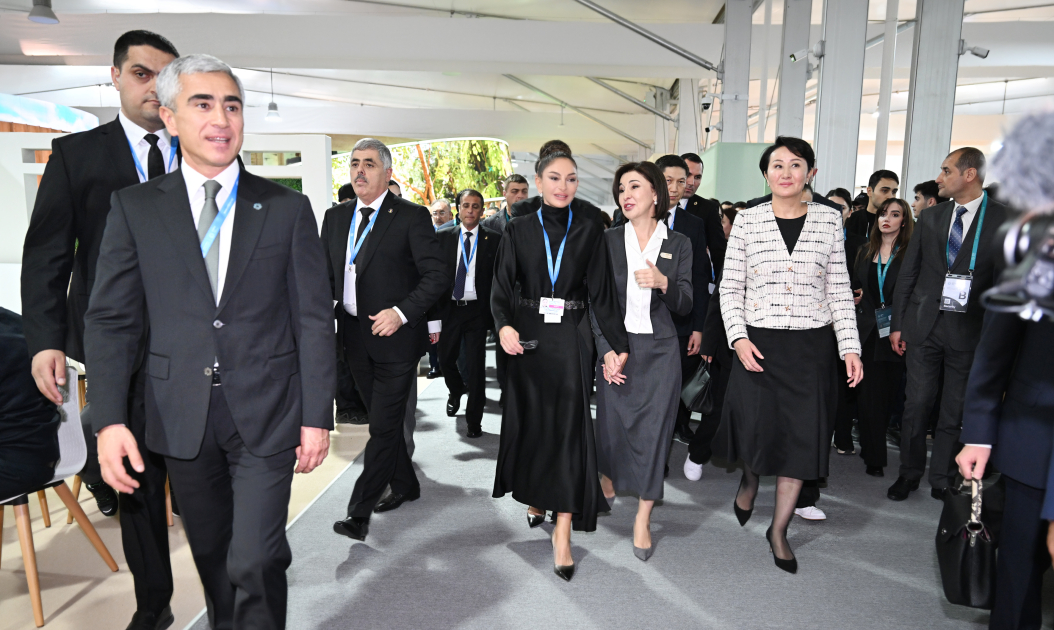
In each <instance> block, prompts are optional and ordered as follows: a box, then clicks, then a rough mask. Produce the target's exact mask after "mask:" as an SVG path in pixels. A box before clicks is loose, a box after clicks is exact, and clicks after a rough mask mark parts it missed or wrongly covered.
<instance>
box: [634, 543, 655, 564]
mask: <svg viewBox="0 0 1054 630" xmlns="http://www.w3.org/2000/svg"><path fill="white" fill-rule="evenodd" d="M654 551H655V544H654V543H652V545H651V547H645V548H643V549H642V548H640V547H638V546H637V545H633V555H635V556H637V559H638V560H641V561H643V562H647V561H648V558H650V557H651V554H652V553H653V552H654Z"/></svg>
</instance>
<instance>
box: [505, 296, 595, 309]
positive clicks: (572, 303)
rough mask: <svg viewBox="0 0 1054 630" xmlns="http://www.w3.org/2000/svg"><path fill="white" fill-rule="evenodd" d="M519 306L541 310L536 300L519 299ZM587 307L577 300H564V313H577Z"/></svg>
mask: <svg viewBox="0 0 1054 630" xmlns="http://www.w3.org/2000/svg"><path fill="white" fill-rule="evenodd" d="M520 306H526V307H529V308H541V306H542V304H541V302H539V301H538V300H528V299H527V298H520ZM587 306H589V304H588V303H586V302H581V301H579V300H564V310H565V311H577V310H580V309H584V308H586V307H587Z"/></svg>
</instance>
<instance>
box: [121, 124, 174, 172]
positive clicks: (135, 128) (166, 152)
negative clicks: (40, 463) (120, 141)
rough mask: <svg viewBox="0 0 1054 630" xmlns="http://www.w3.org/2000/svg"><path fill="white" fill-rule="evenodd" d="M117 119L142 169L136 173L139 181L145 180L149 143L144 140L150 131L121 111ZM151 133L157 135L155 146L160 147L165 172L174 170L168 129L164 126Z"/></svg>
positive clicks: (170, 137)
mask: <svg viewBox="0 0 1054 630" xmlns="http://www.w3.org/2000/svg"><path fill="white" fill-rule="evenodd" d="M117 119H118V120H120V121H121V128H122V129H124V135H125V137H126V138H128V144H129V145H130V146H131V147H132V151H134V154H135V158H136V159H137V160H138V161H139V166H140V167H141V168H142V169H143V172H142V173H137V174H138V175H139V181H140V182H145V181H146V180H147V178H148V176H149V173H147V169H148V168H149V166H148V161H149V155H150V143H149V142H147V141H146V134H148V133H151V132H149V131H147V130H146V129H143V128H142V127H140V126H139V125H137V124H135V123H134V122H132V119H130V118H129V117H127V116H125V115H124V112H123V111H122V112H120V113H119V114H117ZM153 134H154V135H155V136H157V148H158V149H160V151H161V157H162V159H163V160H164V161H165V172H166V173H171V172H172V171H174V170H176V166H177V162H178V160H176V156H175V155H174V154H173V153H172V136H170V135H169V134H168V130H167V129H165V128H164V127H162V128H161V129H159V130H157V131H155V132H153Z"/></svg>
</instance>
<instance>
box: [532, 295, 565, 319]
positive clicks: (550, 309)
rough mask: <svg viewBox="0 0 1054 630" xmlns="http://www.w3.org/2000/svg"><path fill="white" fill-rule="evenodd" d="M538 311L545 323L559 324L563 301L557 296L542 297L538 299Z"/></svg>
mask: <svg viewBox="0 0 1054 630" xmlns="http://www.w3.org/2000/svg"><path fill="white" fill-rule="evenodd" d="M539 302H540V306H539V307H538V312H539V313H541V314H542V315H544V316H545V323H546V324H559V323H560V318H562V317H563V316H564V301H563V300H561V299H559V298H542V299H541V300H539Z"/></svg>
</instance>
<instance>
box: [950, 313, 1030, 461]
mask: <svg viewBox="0 0 1054 630" xmlns="http://www.w3.org/2000/svg"><path fill="white" fill-rule="evenodd" d="M1025 326H1027V323H1026V322H1025V321H1024V320H1022V319H1021V318H1020V317H1018V316H1017V314H1016V313H996V312H994V311H988V312H987V313H985V316H984V325H983V326H982V327H981V340H980V342H979V343H978V344H977V350H976V351H975V354H974V361H973V368H972V369H971V370H970V380H969V381H968V382H967V385H966V399H965V401H964V402H963V428H962V435H960V437H959V441H960V442H962V443H963V444H995V443H996V438H997V436H998V434H999V417H1000V415H1002V410H1003V395H1004V394H1005V392H1006V388H1007V383H1008V382H1009V381H1010V375H1011V374H1012V373H1013V369H1012V368H1013V366H1014V362H1015V361H1016V359H1017V351H1018V346H1019V345H1020V344H1021V339H1022V337H1023V336H1024V333H1025Z"/></svg>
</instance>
